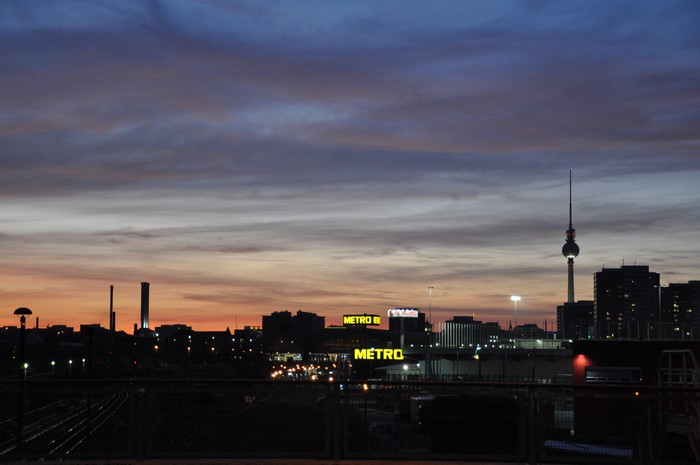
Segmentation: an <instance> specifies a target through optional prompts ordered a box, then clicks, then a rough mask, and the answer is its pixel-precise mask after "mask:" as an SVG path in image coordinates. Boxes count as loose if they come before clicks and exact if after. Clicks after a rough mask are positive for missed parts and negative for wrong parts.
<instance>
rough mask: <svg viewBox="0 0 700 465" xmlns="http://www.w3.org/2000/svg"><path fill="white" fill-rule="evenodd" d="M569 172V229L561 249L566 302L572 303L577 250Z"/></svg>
mask: <svg viewBox="0 0 700 465" xmlns="http://www.w3.org/2000/svg"><path fill="white" fill-rule="evenodd" d="M571 216H572V215H571V170H569V229H567V230H566V242H565V243H564V246H563V247H562V248H561V253H562V255H564V256H565V257H566V259H567V261H568V264H569V286H568V296H567V300H566V301H567V302H571V303H573V302H574V258H575V257H578V252H579V248H578V245H577V244H576V230H575V229H574V226H573V224H572V219H571Z"/></svg>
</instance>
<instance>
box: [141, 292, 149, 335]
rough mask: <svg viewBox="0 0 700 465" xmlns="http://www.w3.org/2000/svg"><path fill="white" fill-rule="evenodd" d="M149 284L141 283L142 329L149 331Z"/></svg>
mask: <svg viewBox="0 0 700 465" xmlns="http://www.w3.org/2000/svg"><path fill="white" fill-rule="evenodd" d="M149 286H150V284H149V283H141V329H148V300H149V298H148V291H149Z"/></svg>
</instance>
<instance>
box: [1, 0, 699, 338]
mask: <svg viewBox="0 0 700 465" xmlns="http://www.w3.org/2000/svg"><path fill="white" fill-rule="evenodd" d="M699 24H700V2H698V1H695V0H692V1H665V2H659V1H630V2H623V1H607V0H606V1H586V2H558V1H557V2H554V1H552V2H546V1H545V2H542V1H472V2H465V1H456V2H450V1H440V2H427V1H423V2H413V1H403V0H402V1H381V2H377V1H357V0H354V1H351V2H328V1H313V2H309V1H289V2H277V1H273V2H260V1H257V0H251V1H241V2H239V1H223V0H221V1H219V0H201V1H174V0H168V1H165V0H164V1H150V2H146V1H143V2H142V1H136V2H120V1H98V0H86V1H61V2H45V1H26V0H22V1H20V0H16V1H4V2H2V3H0V273H1V274H0V325H17V324H18V320H17V318H16V317H15V316H14V315H13V314H12V312H13V311H14V309H15V308H17V307H20V306H25V307H29V308H31V309H32V311H33V312H34V316H36V317H39V319H40V323H39V324H40V326H41V327H46V326H47V325H57V324H68V325H71V326H75V327H76V328H77V327H78V326H79V325H80V324H81V323H100V324H102V325H103V326H105V327H107V326H108V311H109V286H110V285H113V286H114V306H115V310H116V312H117V328H118V329H120V330H125V331H129V332H131V331H132V330H133V325H134V323H137V322H138V321H139V320H138V314H139V303H140V282H141V281H148V282H150V283H151V288H150V289H151V304H150V307H151V326H152V327H155V326H158V325H161V324H171V323H184V324H188V325H191V326H192V327H193V328H194V329H195V330H223V329H225V328H226V327H230V328H231V329H234V327H236V326H238V327H242V326H243V325H251V324H252V325H258V324H260V323H261V318H260V316H261V315H263V314H269V313H271V312H273V311H278V310H290V311H292V312H296V311H297V310H304V311H308V312H315V313H318V314H320V315H323V316H325V317H326V322H327V324H339V323H341V315H343V314H345V313H374V314H380V315H386V309H388V308H390V307H394V306H409V307H421V308H423V309H425V310H427V308H428V305H429V299H428V287H429V286H433V287H434V291H433V294H432V308H433V316H434V320H436V321H444V320H446V319H449V318H451V317H452V316H454V315H472V314H475V316H476V318H477V319H479V320H482V321H499V322H501V323H502V324H504V325H506V326H507V325H508V322H509V320H510V319H511V318H512V316H513V304H512V302H511V301H510V295H511V294H519V295H521V296H522V300H521V301H520V302H519V304H518V322H519V323H528V322H532V323H537V324H539V325H542V324H543V322H544V321H545V320H547V321H549V322H550V323H552V322H554V321H556V306H557V305H558V304H561V303H562V302H563V301H564V300H566V270H567V268H566V259H565V258H564V257H563V256H562V254H561V247H562V245H563V244H564V240H565V230H566V229H567V226H568V225H567V223H568V181H569V169H571V170H572V171H573V198H574V206H573V213H574V227H575V228H576V233H577V243H578V244H579V246H580V247H581V254H580V255H579V257H578V258H577V259H576V298H577V299H592V298H593V273H595V272H596V271H599V270H600V269H601V268H603V267H604V266H605V267H619V266H620V265H621V264H622V263H623V261H624V263H625V264H634V263H637V264H639V265H649V266H650V268H651V270H652V271H655V272H658V273H660V274H661V281H662V283H663V284H668V283H669V282H687V281H688V280H700V233H699V231H700V27H699V26H698V25H699ZM33 325H34V319H33V318H32V319H31V320H30V326H31V327H33Z"/></svg>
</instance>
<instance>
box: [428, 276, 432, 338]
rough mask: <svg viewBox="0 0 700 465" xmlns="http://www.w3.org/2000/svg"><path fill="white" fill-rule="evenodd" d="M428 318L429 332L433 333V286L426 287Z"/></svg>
mask: <svg viewBox="0 0 700 465" xmlns="http://www.w3.org/2000/svg"><path fill="white" fill-rule="evenodd" d="M428 318H430V332H431V333H432V332H433V286H429V287H428Z"/></svg>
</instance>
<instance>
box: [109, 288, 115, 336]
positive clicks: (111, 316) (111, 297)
mask: <svg viewBox="0 0 700 465" xmlns="http://www.w3.org/2000/svg"><path fill="white" fill-rule="evenodd" d="M109 330H110V331H114V286H109Z"/></svg>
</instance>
